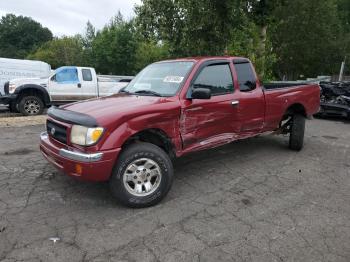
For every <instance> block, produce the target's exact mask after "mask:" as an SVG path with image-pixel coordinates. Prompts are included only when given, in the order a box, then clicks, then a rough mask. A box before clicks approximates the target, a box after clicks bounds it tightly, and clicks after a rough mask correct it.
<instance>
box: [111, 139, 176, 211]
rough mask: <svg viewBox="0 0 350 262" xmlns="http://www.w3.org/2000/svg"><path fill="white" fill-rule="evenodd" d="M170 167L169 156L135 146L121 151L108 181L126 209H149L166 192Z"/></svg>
mask: <svg viewBox="0 0 350 262" xmlns="http://www.w3.org/2000/svg"><path fill="white" fill-rule="evenodd" d="M172 180H173V165H172V162H171V160H170V158H169V156H168V154H167V153H166V152H165V151H164V150H163V149H161V148H160V147H158V146H156V145H153V144H150V143H143V142H142V143H141V142H140V143H134V144H131V145H129V146H128V147H127V148H125V149H124V150H123V152H122V153H121V155H120V156H119V159H118V161H117V163H116V165H115V167H114V170H113V174H112V177H111V179H110V181H109V183H110V188H111V191H112V193H113V195H114V196H115V197H116V199H117V200H118V201H119V202H120V203H121V204H123V205H125V206H128V207H136V208H141V207H148V206H153V205H155V204H157V203H158V202H160V201H161V200H162V199H163V198H164V197H165V196H166V195H167V193H168V192H169V190H170V187H171V184H172Z"/></svg>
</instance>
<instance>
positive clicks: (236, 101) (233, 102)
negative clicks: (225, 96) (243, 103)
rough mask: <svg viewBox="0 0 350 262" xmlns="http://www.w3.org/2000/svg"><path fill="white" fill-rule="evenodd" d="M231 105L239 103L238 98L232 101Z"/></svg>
mask: <svg viewBox="0 0 350 262" xmlns="http://www.w3.org/2000/svg"><path fill="white" fill-rule="evenodd" d="M231 105H232V106H238V105H239V101H238V100H235V101H232V102H231Z"/></svg>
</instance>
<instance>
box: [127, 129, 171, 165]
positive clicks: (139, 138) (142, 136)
mask: <svg viewBox="0 0 350 262" xmlns="http://www.w3.org/2000/svg"><path fill="white" fill-rule="evenodd" d="M137 142H147V143H151V144H154V145H156V146H158V147H160V148H162V149H163V150H164V151H165V152H166V153H167V154H168V155H169V156H170V157H171V158H174V157H175V146H174V144H173V143H172V141H171V139H170V137H169V136H168V135H167V133H166V132H165V131H163V130H162V129H159V128H148V129H144V130H142V131H139V132H137V133H134V134H133V135H131V136H129V137H128V138H127V139H126V140H125V141H124V143H123V144H122V146H121V148H122V149H124V148H126V147H127V146H128V145H130V144H133V143H137Z"/></svg>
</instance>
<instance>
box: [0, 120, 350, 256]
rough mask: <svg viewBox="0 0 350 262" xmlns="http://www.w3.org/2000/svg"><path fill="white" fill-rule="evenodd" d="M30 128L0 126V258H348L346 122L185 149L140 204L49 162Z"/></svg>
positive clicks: (349, 141)
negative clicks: (149, 201)
mask: <svg viewBox="0 0 350 262" xmlns="http://www.w3.org/2000/svg"><path fill="white" fill-rule="evenodd" d="M0 121H1V118H0ZM42 130H44V126H43V125H35V126H24V127H23V126H22V127H0V261H7V262H10V261H142V262H143V261H145V262H146V261H167V262H169V261H177V262H178V261H201V262H203V261H258V262H264V261H266V262H271V261H301V262H306V261H308V262H310V261H317V262H319V261H344V262H348V261H350V149H349V147H350V124H349V123H344V122H342V121H329V120H319V119H315V120H312V121H307V129H306V139H305V148H304V149H303V150H302V151H301V152H293V151H290V150H288V148H287V141H288V139H287V137H283V136H273V135H264V136H259V137H257V138H251V139H248V140H244V141H238V142H235V143H232V144H229V145H226V146H224V147H220V148H216V149H212V150H209V151H203V152H199V153H195V154H191V155H188V156H185V157H183V158H181V159H179V160H177V161H176V163H175V180H174V184H173V187H172V189H171V191H170V193H169V195H168V196H167V197H166V198H165V199H164V201H162V202H161V203H160V204H159V205H157V206H155V207H151V208H147V209H129V208H125V207H122V206H120V205H119V204H118V203H117V202H115V200H114V199H113V197H112V196H111V194H110V192H109V190H108V185H107V184H106V183H98V184H95V183H85V182H80V181H76V180H74V179H72V178H69V177H67V176H65V175H64V174H62V173H60V172H58V171H56V170H55V169H54V168H53V167H52V166H51V165H49V164H48V163H47V162H46V160H44V158H43V157H42V156H41V154H40V152H39V150H38V144H39V133H40V132H41V131H42Z"/></svg>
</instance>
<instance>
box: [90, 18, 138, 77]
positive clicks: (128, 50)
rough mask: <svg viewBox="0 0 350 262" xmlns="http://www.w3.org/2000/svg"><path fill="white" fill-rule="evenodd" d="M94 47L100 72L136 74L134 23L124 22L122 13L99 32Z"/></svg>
mask: <svg viewBox="0 0 350 262" xmlns="http://www.w3.org/2000/svg"><path fill="white" fill-rule="evenodd" d="M92 47H93V58H94V64H95V67H96V69H97V71H98V72H100V73H104V74H118V75H124V74H134V73H135V72H136V67H135V57H136V55H135V54H136V50H137V40H136V33H135V30H134V27H133V22H132V21H129V22H126V21H124V19H123V17H122V15H121V14H120V13H118V15H117V16H115V17H114V18H113V19H112V20H111V22H110V23H109V24H108V25H106V26H105V27H104V28H103V29H102V30H101V31H99V32H97V34H96V37H95V39H94V41H93V43H92Z"/></svg>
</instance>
